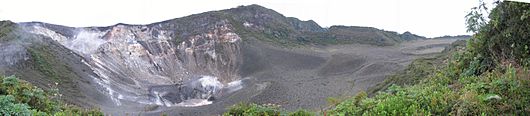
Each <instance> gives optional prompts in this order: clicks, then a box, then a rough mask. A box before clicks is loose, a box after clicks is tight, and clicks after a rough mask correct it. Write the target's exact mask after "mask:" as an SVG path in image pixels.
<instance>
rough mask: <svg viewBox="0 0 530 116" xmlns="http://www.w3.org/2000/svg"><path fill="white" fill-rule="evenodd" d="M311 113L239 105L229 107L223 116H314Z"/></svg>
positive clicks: (256, 105) (268, 105) (270, 105)
mask: <svg viewBox="0 0 530 116" xmlns="http://www.w3.org/2000/svg"><path fill="white" fill-rule="evenodd" d="M314 115H315V114H314V113H313V112H309V111H306V110H302V109H300V110H298V111H295V112H290V113H289V112H286V111H282V110H280V107H279V106H277V105H274V104H266V105H258V104H252V103H251V104H245V103H240V104H237V105H234V106H232V107H230V109H229V110H228V111H227V112H225V113H224V114H223V116H314Z"/></svg>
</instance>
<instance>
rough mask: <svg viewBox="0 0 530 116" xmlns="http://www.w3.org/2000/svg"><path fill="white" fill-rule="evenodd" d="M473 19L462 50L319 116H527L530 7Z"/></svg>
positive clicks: (420, 63) (514, 5) (246, 110)
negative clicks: (485, 20)
mask: <svg viewBox="0 0 530 116" xmlns="http://www.w3.org/2000/svg"><path fill="white" fill-rule="evenodd" d="M477 9H480V8H477ZM474 13H475V14H474ZM476 13H477V12H472V13H471V14H470V15H469V16H468V19H469V20H468V24H469V25H471V26H470V27H477V28H470V30H471V31H474V32H477V33H476V34H475V35H474V36H473V38H472V39H470V40H468V41H467V45H466V46H465V47H464V48H458V47H456V48H453V49H450V50H449V51H451V52H446V55H445V56H442V57H439V58H435V59H419V60H416V61H415V62H414V63H412V64H411V65H410V66H409V68H408V69H406V70H405V71H404V72H402V73H398V74H396V75H394V76H392V77H391V78H389V80H387V81H386V83H383V84H382V85H381V86H379V87H380V88H382V91H380V92H378V93H376V95H374V96H373V97H368V94H367V93H366V92H360V93H359V94H358V95H356V96H354V97H352V98H350V99H347V100H345V101H343V102H341V103H339V104H338V105H336V106H334V107H333V108H331V109H329V110H327V111H323V112H321V114H322V115H506V114H508V115H525V114H530V73H529V72H530V71H529V69H528V67H529V61H530V58H529V55H530V53H529V52H530V51H529V50H528V46H529V45H530V41H529V40H530V19H529V16H530V4H528V3H520V2H508V1H505V2H500V3H498V4H497V6H496V8H494V9H493V10H492V12H491V14H490V16H489V18H490V19H491V20H490V21H489V22H488V23H485V22H484V23H481V22H477V21H480V19H478V18H479V17H481V16H477V15H479V14H476ZM441 64H445V65H441ZM440 65H441V66H440ZM391 84H394V85H392V86H390V87H388V88H387V87H386V86H385V85H391ZM271 110H272V111H271ZM306 113H307V112H305V113H304V114H305V115H307V114H306ZM286 114H288V113H286V112H281V110H279V109H278V108H275V107H271V106H267V105H254V104H252V105H236V106H234V107H232V108H230V109H229V110H228V112H226V113H225V115H286Z"/></svg>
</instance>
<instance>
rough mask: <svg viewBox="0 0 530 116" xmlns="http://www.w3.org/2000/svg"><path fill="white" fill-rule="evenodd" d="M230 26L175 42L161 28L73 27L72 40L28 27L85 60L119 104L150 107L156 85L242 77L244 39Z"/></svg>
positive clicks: (172, 34)
mask: <svg viewBox="0 0 530 116" xmlns="http://www.w3.org/2000/svg"><path fill="white" fill-rule="evenodd" d="M229 27H230V25H229V24H228V23H226V21H225V22H223V21H221V22H219V23H217V24H216V25H214V26H213V28H211V29H210V30H207V31H206V32H203V33H200V34H196V35H191V36H188V37H187V38H186V39H185V40H180V39H174V38H176V36H175V32H173V31H169V30H164V29H160V26H137V25H115V26H111V27H106V28H73V30H68V31H72V32H74V33H75V34H74V35H73V36H68V35H64V34H61V33H66V32H64V31H63V32H61V31H58V30H52V29H50V28H48V27H47V25H46V24H41V23H31V24H27V25H25V29H26V30H28V31H29V32H31V33H35V34H40V35H44V36H48V37H50V38H52V39H53V40H55V41H57V42H59V43H60V44H62V45H64V46H65V47H67V48H69V49H71V50H72V51H74V52H76V53H77V54H79V55H81V56H83V57H84V61H83V62H84V63H86V64H87V65H89V66H90V67H91V68H92V70H93V72H95V73H96V74H97V75H98V76H99V78H97V79H95V82H96V83H98V84H99V85H100V86H103V87H104V88H105V90H103V91H105V92H107V93H108V94H109V95H110V97H111V98H112V99H113V100H114V101H115V102H116V103H117V104H120V100H129V101H136V102H140V103H148V104H151V103H153V100H152V99H153V98H150V96H149V95H147V94H153V93H152V92H149V91H148V89H149V88H151V87H152V86H159V85H172V84H178V83H181V82H184V81H188V80H191V79H192V78H191V77H197V76H198V75H207V76H212V77H214V78H215V77H217V78H215V79H218V81H220V82H223V83H225V84H226V83H228V82H231V81H234V80H237V79H239V77H238V75H237V73H238V72H237V69H238V66H239V63H240V62H238V61H239V59H240V57H241V56H240V54H239V42H240V39H241V38H240V37H239V36H238V35H237V34H236V33H234V32H233V31H232V30H231V29H230V28H229ZM208 94H211V93H208ZM146 95H147V96H146ZM152 96H156V95H151V97H152ZM199 98H202V97H199ZM190 99H191V98H190ZM184 100H185V99H184ZM156 104H159V105H162V104H167V103H160V102H159V103H156Z"/></svg>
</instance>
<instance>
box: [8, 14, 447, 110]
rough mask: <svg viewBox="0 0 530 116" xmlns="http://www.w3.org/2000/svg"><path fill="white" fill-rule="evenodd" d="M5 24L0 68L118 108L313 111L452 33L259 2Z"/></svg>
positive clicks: (434, 48) (79, 99)
mask: <svg viewBox="0 0 530 116" xmlns="http://www.w3.org/2000/svg"><path fill="white" fill-rule="evenodd" d="M1 24H2V25H0V26H2V29H1V30H0V31H2V33H0V34H2V35H0V38H1V39H0V40H1V41H0V48H3V49H2V50H3V52H1V53H0V56H1V58H2V60H0V61H1V64H0V73H3V74H5V75H17V76H18V77H20V78H21V79H24V80H27V81H29V82H31V83H35V84H36V85H37V86H39V87H42V88H48V87H49V86H50V84H55V83H58V85H59V86H60V87H59V92H60V93H61V94H63V95H64V97H63V98H62V99H64V100H65V101H67V102H68V103H71V104H76V105H79V106H83V107H98V108H101V109H102V110H103V111H104V112H106V113H110V114H116V115H124V114H123V113H124V112H125V113H127V114H154V115H158V114H160V113H169V114H176V115H178V114H180V115H215V114H220V113H222V112H223V111H224V110H226V107H228V106H230V105H233V104H236V103H239V102H256V103H274V104H279V105H282V106H283V107H285V108H286V109H289V110H295V109H298V108H307V109H311V110H318V109H320V108H321V107H322V106H324V105H325V104H326V101H325V99H326V98H327V97H330V96H349V95H354V94H355V93H357V92H358V91H360V90H366V89H367V88H369V87H371V86H373V85H375V84H376V83H379V82H381V81H382V80H384V79H385V77H386V76H387V75H388V74H390V73H392V72H395V71H398V70H401V69H403V67H404V66H405V65H407V64H408V63H410V62H411V60H412V59H414V58H417V57H422V56H430V55H431V54H433V53H437V52H441V51H442V50H443V48H444V47H445V46H448V45H449V44H450V43H451V42H453V41H455V40H457V39H443V40H442V39H427V38H425V37H421V36H418V35H414V34H412V33H410V32H406V33H403V34H398V33H396V32H390V31H384V30H379V29H376V28H371V27H348V26H332V27H330V28H322V27H320V26H319V25H318V24H316V23H315V22H313V21H300V20H298V19H296V18H290V17H285V16H283V15H281V14H279V13H277V12H275V11H273V10H271V9H267V8H264V7H261V6H258V5H250V6H240V7H237V8H232V9H227V10H221V11H211V12H206V13H201V14H195V15H191V16H187V17H182V18H177V19H172V20H167V21H162V22H158V23H153V24H148V25H128V24H116V25H112V26H108V27H66V26H60V25H53V24H47V23H41V22H28V23H18V24H16V23H12V22H9V21H3V22H2V23H1ZM207 104H210V105H207Z"/></svg>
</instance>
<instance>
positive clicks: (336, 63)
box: [103, 39, 456, 116]
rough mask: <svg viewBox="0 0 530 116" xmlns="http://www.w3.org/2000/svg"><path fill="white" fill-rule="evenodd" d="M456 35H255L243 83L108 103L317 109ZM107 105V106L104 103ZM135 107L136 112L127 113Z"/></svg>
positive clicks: (248, 45)
mask: <svg viewBox="0 0 530 116" xmlns="http://www.w3.org/2000/svg"><path fill="white" fill-rule="evenodd" d="M454 41H456V39H443V40H439V39H434V40H432V39H431V40H417V41H409V42H404V43H401V44H399V45H395V46H384V47H381V46H371V45H361V44H349V45H334V46H309V47H308V46H304V47H299V48H281V47H275V46H270V45H269V44H265V43H262V42H259V41H252V40H249V41H246V42H244V43H243V45H242V48H241V50H242V54H243V59H244V61H243V66H242V67H241V69H240V75H241V76H242V77H244V78H243V86H244V87H243V89H241V90H239V91H236V92H234V93H232V94H229V95H224V96H221V97H219V98H218V99H216V100H215V101H214V102H213V103H212V104H210V105H205V106H198V107H161V106H160V107H159V106H142V107H136V108H133V109H137V110H135V111H128V110H130V109H128V110H119V108H110V109H108V110H110V111H106V112H111V113H112V114H115V115H161V114H168V115H182V116H192V115H193V116H210V115H219V114H222V113H223V112H224V111H225V110H226V109H227V108H228V107H230V106H232V105H234V104H237V103H240V102H246V103H257V104H267V103H272V104H277V105H280V106H281V108H283V109H285V110H297V109H301V108H303V109H308V110H312V111H321V110H322V109H323V108H326V107H327V106H328V103H327V102H326V98H328V97H337V98H340V97H348V96H352V95H355V94H356V93H357V92H359V91H366V90H367V89H368V88H370V87H372V86H375V85H376V84H377V83H379V82H382V81H383V80H384V79H385V78H386V76H387V75H389V74H392V73H394V72H396V71H399V70H402V69H404V68H405V67H406V66H407V65H408V64H409V63H410V62H411V61H412V60H414V59H416V58H419V57H432V56H434V54H436V53H439V52H441V51H442V50H443V49H444V47H445V46H448V45H449V44H450V43H452V42H454ZM103 109H105V108H103ZM125 112H136V113H125Z"/></svg>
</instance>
